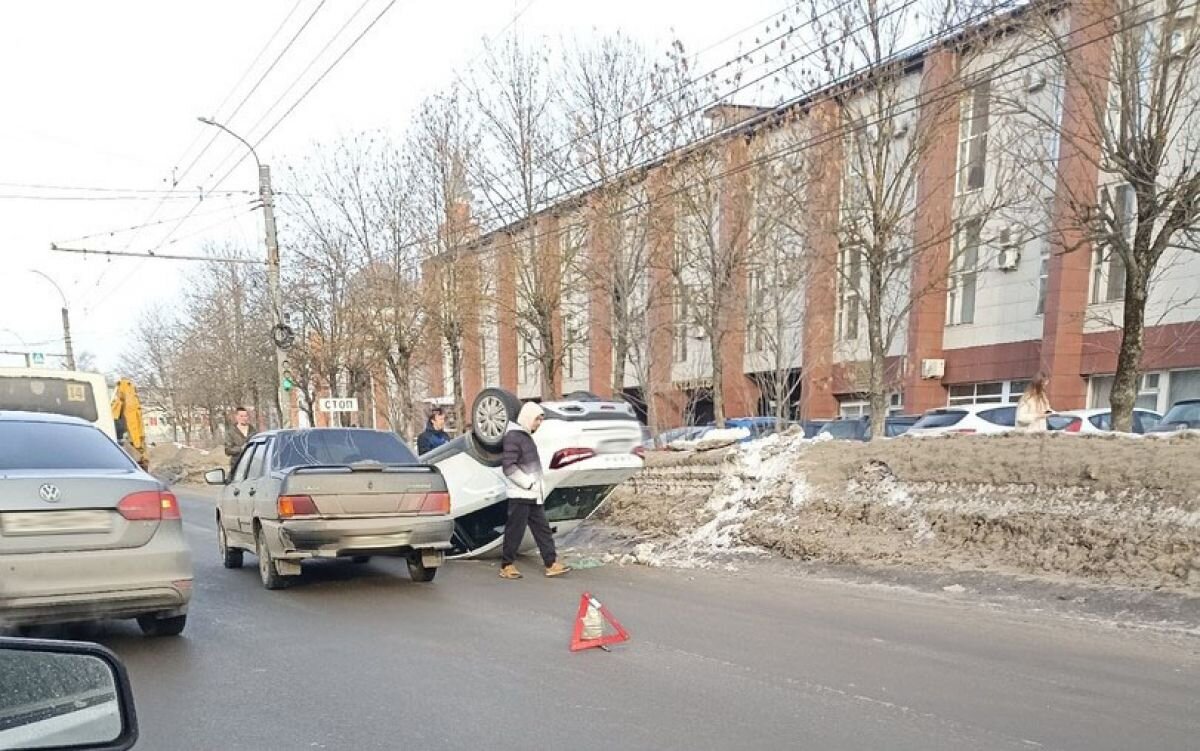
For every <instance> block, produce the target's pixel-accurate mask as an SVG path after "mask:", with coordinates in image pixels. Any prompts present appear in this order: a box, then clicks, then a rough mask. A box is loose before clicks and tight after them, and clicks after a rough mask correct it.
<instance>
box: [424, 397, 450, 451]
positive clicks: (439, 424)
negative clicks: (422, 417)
mask: <svg viewBox="0 0 1200 751" xmlns="http://www.w3.org/2000/svg"><path fill="white" fill-rule="evenodd" d="M449 442H450V436H449V435H448V434H447V433H446V413H445V412H444V411H443V410H442V409H441V408H440V407H435V408H434V410H433V412H430V413H429V422H428V423H426V424H425V430H424V431H423V432H422V433H421V435H419V436H417V454H418V455H421V454H428V453H429V452H430V451H433V450H434V449H435V448H437V447H438V446H442V445H444V444H446V443H449Z"/></svg>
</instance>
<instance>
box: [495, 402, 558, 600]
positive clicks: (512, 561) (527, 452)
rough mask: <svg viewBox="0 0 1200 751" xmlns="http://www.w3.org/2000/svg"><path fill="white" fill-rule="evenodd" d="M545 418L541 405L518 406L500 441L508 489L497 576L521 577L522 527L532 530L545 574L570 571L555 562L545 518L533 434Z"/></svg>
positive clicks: (540, 468) (537, 456)
mask: <svg viewBox="0 0 1200 751" xmlns="http://www.w3.org/2000/svg"><path fill="white" fill-rule="evenodd" d="M544 419H545V413H544V412H543V411H542V408H541V407H539V406H538V405H537V404H535V403H533V402H527V403H526V404H525V405H524V406H523V407H521V413H520V414H519V415H518V416H517V421H516V422H515V423H509V424H508V429H507V430H506V431H505V433H504V440H503V442H502V446H503V451H504V453H503V455H502V457H501V460H500V467H501V469H502V470H503V471H504V481H505V484H506V485H507V489H508V520H507V521H506V522H505V525H504V547H503V548H502V552H501V558H500V578H502V579H520V578H521V572H520V571H518V570H517V566H516V560H517V553H519V552H520V549H521V542H522V541H523V540H524V539H525V529H526V528H528V529H529V530H530V531H531V532H533V539H534V541H535V542H536V543H537V546H538V552H540V553H541V554H542V562H543V563H544V564H546V576H562V575H563V574H565V573H567V572H568V571H570V569H569V568H567V567H566V566H564V565H563V564H561V563H559V562H558V552H557V551H556V550H555V548H554V532H553V531H552V530H551V529H550V522H549V521H548V520H547V519H546V510H545V508H544V504H545V503H546V498H545V494H544V492H543V487H542V458H541V456H539V455H538V450H537V444H536V443H534V442H533V434H534V433H536V432H537V429H538V428H539V427H541V424H542V421H543V420H544Z"/></svg>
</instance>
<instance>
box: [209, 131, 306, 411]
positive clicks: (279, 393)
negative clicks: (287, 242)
mask: <svg viewBox="0 0 1200 751" xmlns="http://www.w3.org/2000/svg"><path fill="white" fill-rule="evenodd" d="M196 119H197V120H199V121H200V122H202V123H204V124H205V125H211V126H212V127H214V128H220V129H221V130H223V131H225V132H226V133H228V134H229V135H231V136H233V137H234V138H236V139H237V140H238V141H239V142H241V144H242V145H243V146H245V147H246V148H247V149H248V150H249V151H250V156H252V157H254V163H255V164H257V165H258V194H259V197H260V198H261V200H262V205H263V224H264V225H265V226H266V236H267V238H266V239H267V286H268V288H269V289H270V293H271V307H272V308H273V309H274V311H273V312H274V315H273V319H274V321H273V323H274V325H273V327H272V330H271V341H272V343H273V344H274V345H275V381H276V384H275V388H276V397H275V398H276V399H277V400H278V403H279V426H280V427H281V428H286V427H288V423H289V422H291V411H292V410H291V404H290V394H289V393H288V389H287V386H286V383H285V382H286V381H287V354H286V353H285V352H284V349H283V348H284V346H287V344H286V342H287V341H289V340H290V337H289V336H288V333H289V332H288V329H287V327H286V326H284V324H283V297H282V292H281V291H280V288H279V240H278V239H277V238H276V236H275V201H274V199H273V198H272V195H273V194H272V193H271V168H270V166H268V165H266V164H263V163H262V161H261V160H259V158H258V152H257V151H255V150H254V146H252V145H251V144H250V142H249V141H247V140H246V139H245V138H242V137H241V136H239V135H238V134H237V133H234V132H233V131H232V130H230V129H229V128H227V127H225V126H224V125H222V124H221V123H219V122H217V121H216V120H213V119H212V118H210V117H197V118H196ZM281 343H282V345H283V346H281Z"/></svg>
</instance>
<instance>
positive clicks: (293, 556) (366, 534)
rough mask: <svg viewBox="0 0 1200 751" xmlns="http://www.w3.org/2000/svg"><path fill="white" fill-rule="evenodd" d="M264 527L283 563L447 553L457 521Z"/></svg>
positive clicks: (300, 522) (371, 520) (297, 522)
mask: <svg viewBox="0 0 1200 751" xmlns="http://www.w3.org/2000/svg"><path fill="white" fill-rule="evenodd" d="M262 526H263V531H264V533H265V534H266V536H267V544H268V545H270V546H271V554H272V555H274V556H275V557H276V558H279V559H282V560H304V559H306V558H337V557H340V556H347V555H366V554H370V555H406V554H408V553H411V552H414V551H420V550H447V549H449V548H450V536H451V534H453V532H454V520H453V519H451V518H450V517H449V516H436V517H412V516H406V517H366V518H356V519H293V520H289V521H284V522H272V521H268V520H265V519H264V520H263V522H262Z"/></svg>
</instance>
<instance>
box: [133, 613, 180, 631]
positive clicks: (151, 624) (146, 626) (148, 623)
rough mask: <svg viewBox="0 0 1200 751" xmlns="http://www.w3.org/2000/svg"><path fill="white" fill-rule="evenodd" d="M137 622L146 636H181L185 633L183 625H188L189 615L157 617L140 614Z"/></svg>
mask: <svg viewBox="0 0 1200 751" xmlns="http://www.w3.org/2000/svg"><path fill="white" fill-rule="evenodd" d="M137 623H138V628H140V629H141V630H142V633H143V634H145V635H146V636H179V635H180V634H182V633H183V627H184V626H186V625H187V616H186V615H174V616H171V617H170V618H156V617H154V616H153V615H139V616H138V619H137Z"/></svg>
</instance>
